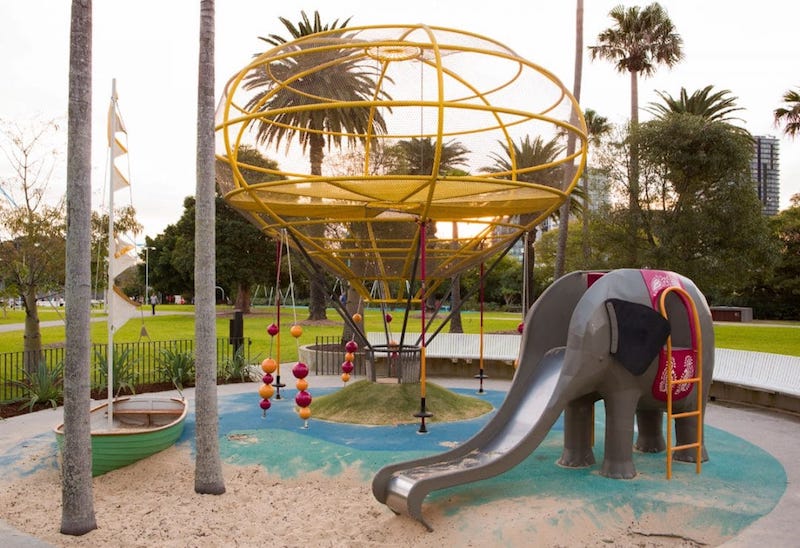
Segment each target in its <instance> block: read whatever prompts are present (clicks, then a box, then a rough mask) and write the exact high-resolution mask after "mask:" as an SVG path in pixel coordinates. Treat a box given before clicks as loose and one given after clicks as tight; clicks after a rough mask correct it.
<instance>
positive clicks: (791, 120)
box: [775, 88, 800, 137]
mask: <svg viewBox="0 0 800 548" xmlns="http://www.w3.org/2000/svg"><path fill="white" fill-rule="evenodd" d="M783 102H784V103H786V104H785V106H782V107H779V108H776V109H775V125H776V126H777V125H781V124H783V133H784V135H787V136H789V137H794V136H796V135H797V134H798V133H800V88H798V89H790V90H789V91H787V92H786V93H784V94H783Z"/></svg>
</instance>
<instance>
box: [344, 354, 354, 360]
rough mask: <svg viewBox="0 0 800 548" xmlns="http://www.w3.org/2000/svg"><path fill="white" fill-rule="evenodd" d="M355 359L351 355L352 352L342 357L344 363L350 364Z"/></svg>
mask: <svg viewBox="0 0 800 548" xmlns="http://www.w3.org/2000/svg"><path fill="white" fill-rule="evenodd" d="M355 359H356V355H355V354H353V353H352V352H348V353H346V354H345V355H344V361H346V362H352V361H355Z"/></svg>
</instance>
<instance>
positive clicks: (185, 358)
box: [159, 348, 194, 396]
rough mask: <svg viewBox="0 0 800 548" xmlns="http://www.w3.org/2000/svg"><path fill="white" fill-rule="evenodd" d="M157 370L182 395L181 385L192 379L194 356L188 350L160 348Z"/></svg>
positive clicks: (190, 381) (189, 382) (188, 382)
mask: <svg viewBox="0 0 800 548" xmlns="http://www.w3.org/2000/svg"><path fill="white" fill-rule="evenodd" d="M159 372H160V373H161V376H162V377H164V378H165V379H167V380H169V381H170V382H171V383H172V384H173V385H174V386H175V388H176V389H177V390H178V392H179V393H181V396H183V387H184V386H186V385H188V384H191V383H192V382H193V381H194V356H192V354H191V353H190V352H179V351H175V350H172V349H171V348H162V349H161V356H160V358H159Z"/></svg>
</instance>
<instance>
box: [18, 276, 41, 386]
mask: <svg viewBox="0 0 800 548" xmlns="http://www.w3.org/2000/svg"><path fill="white" fill-rule="evenodd" d="M25 289H26V291H25V294H24V295H23V296H22V300H23V302H24V305H25V335H24V337H23V345H22V350H23V352H24V353H23V357H22V363H23V368H24V369H25V371H27V372H28V374H33V373H35V372H36V369H37V368H38V367H39V362H41V361H42V332H41V329H40V325H39V307H38V306H37V305H36V286H35V285H28V286H27V287H26V288H25Z"/></svg>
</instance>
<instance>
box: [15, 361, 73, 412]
mask: <svg viewBox="0 0 800 548" xmlns="http://www.w3.org/2000/svg"><path fill="white" fill-rule="evenodd" d="M21 377H22V380H11V381H9V382H10V383H11V384H12V385H14V386H18V387H20V388H22V391H23V396H22V397H21V398H18V399H16V400H14V401H13V402H12V403H19V402H22V405H20V406H19V409H24V408H25V407H27V408H28V411H29V412H30V411H33V407H34V406H35V405H36V404H37V403H49V404H50V406H51V407H52V408H53V409H55V408H57V407H58V406H59V404H61V402H62V401H63V400H64V363H63V362H59V363H58V364H56V366H55V367H53V369H48V368H47V364H46V363H45V362H43V361H42V362H39V365H38V367H37V368H36V371H34V372H33V373H30V372H28V371H25V370H23V371H22V375H21Z"/></svg>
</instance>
